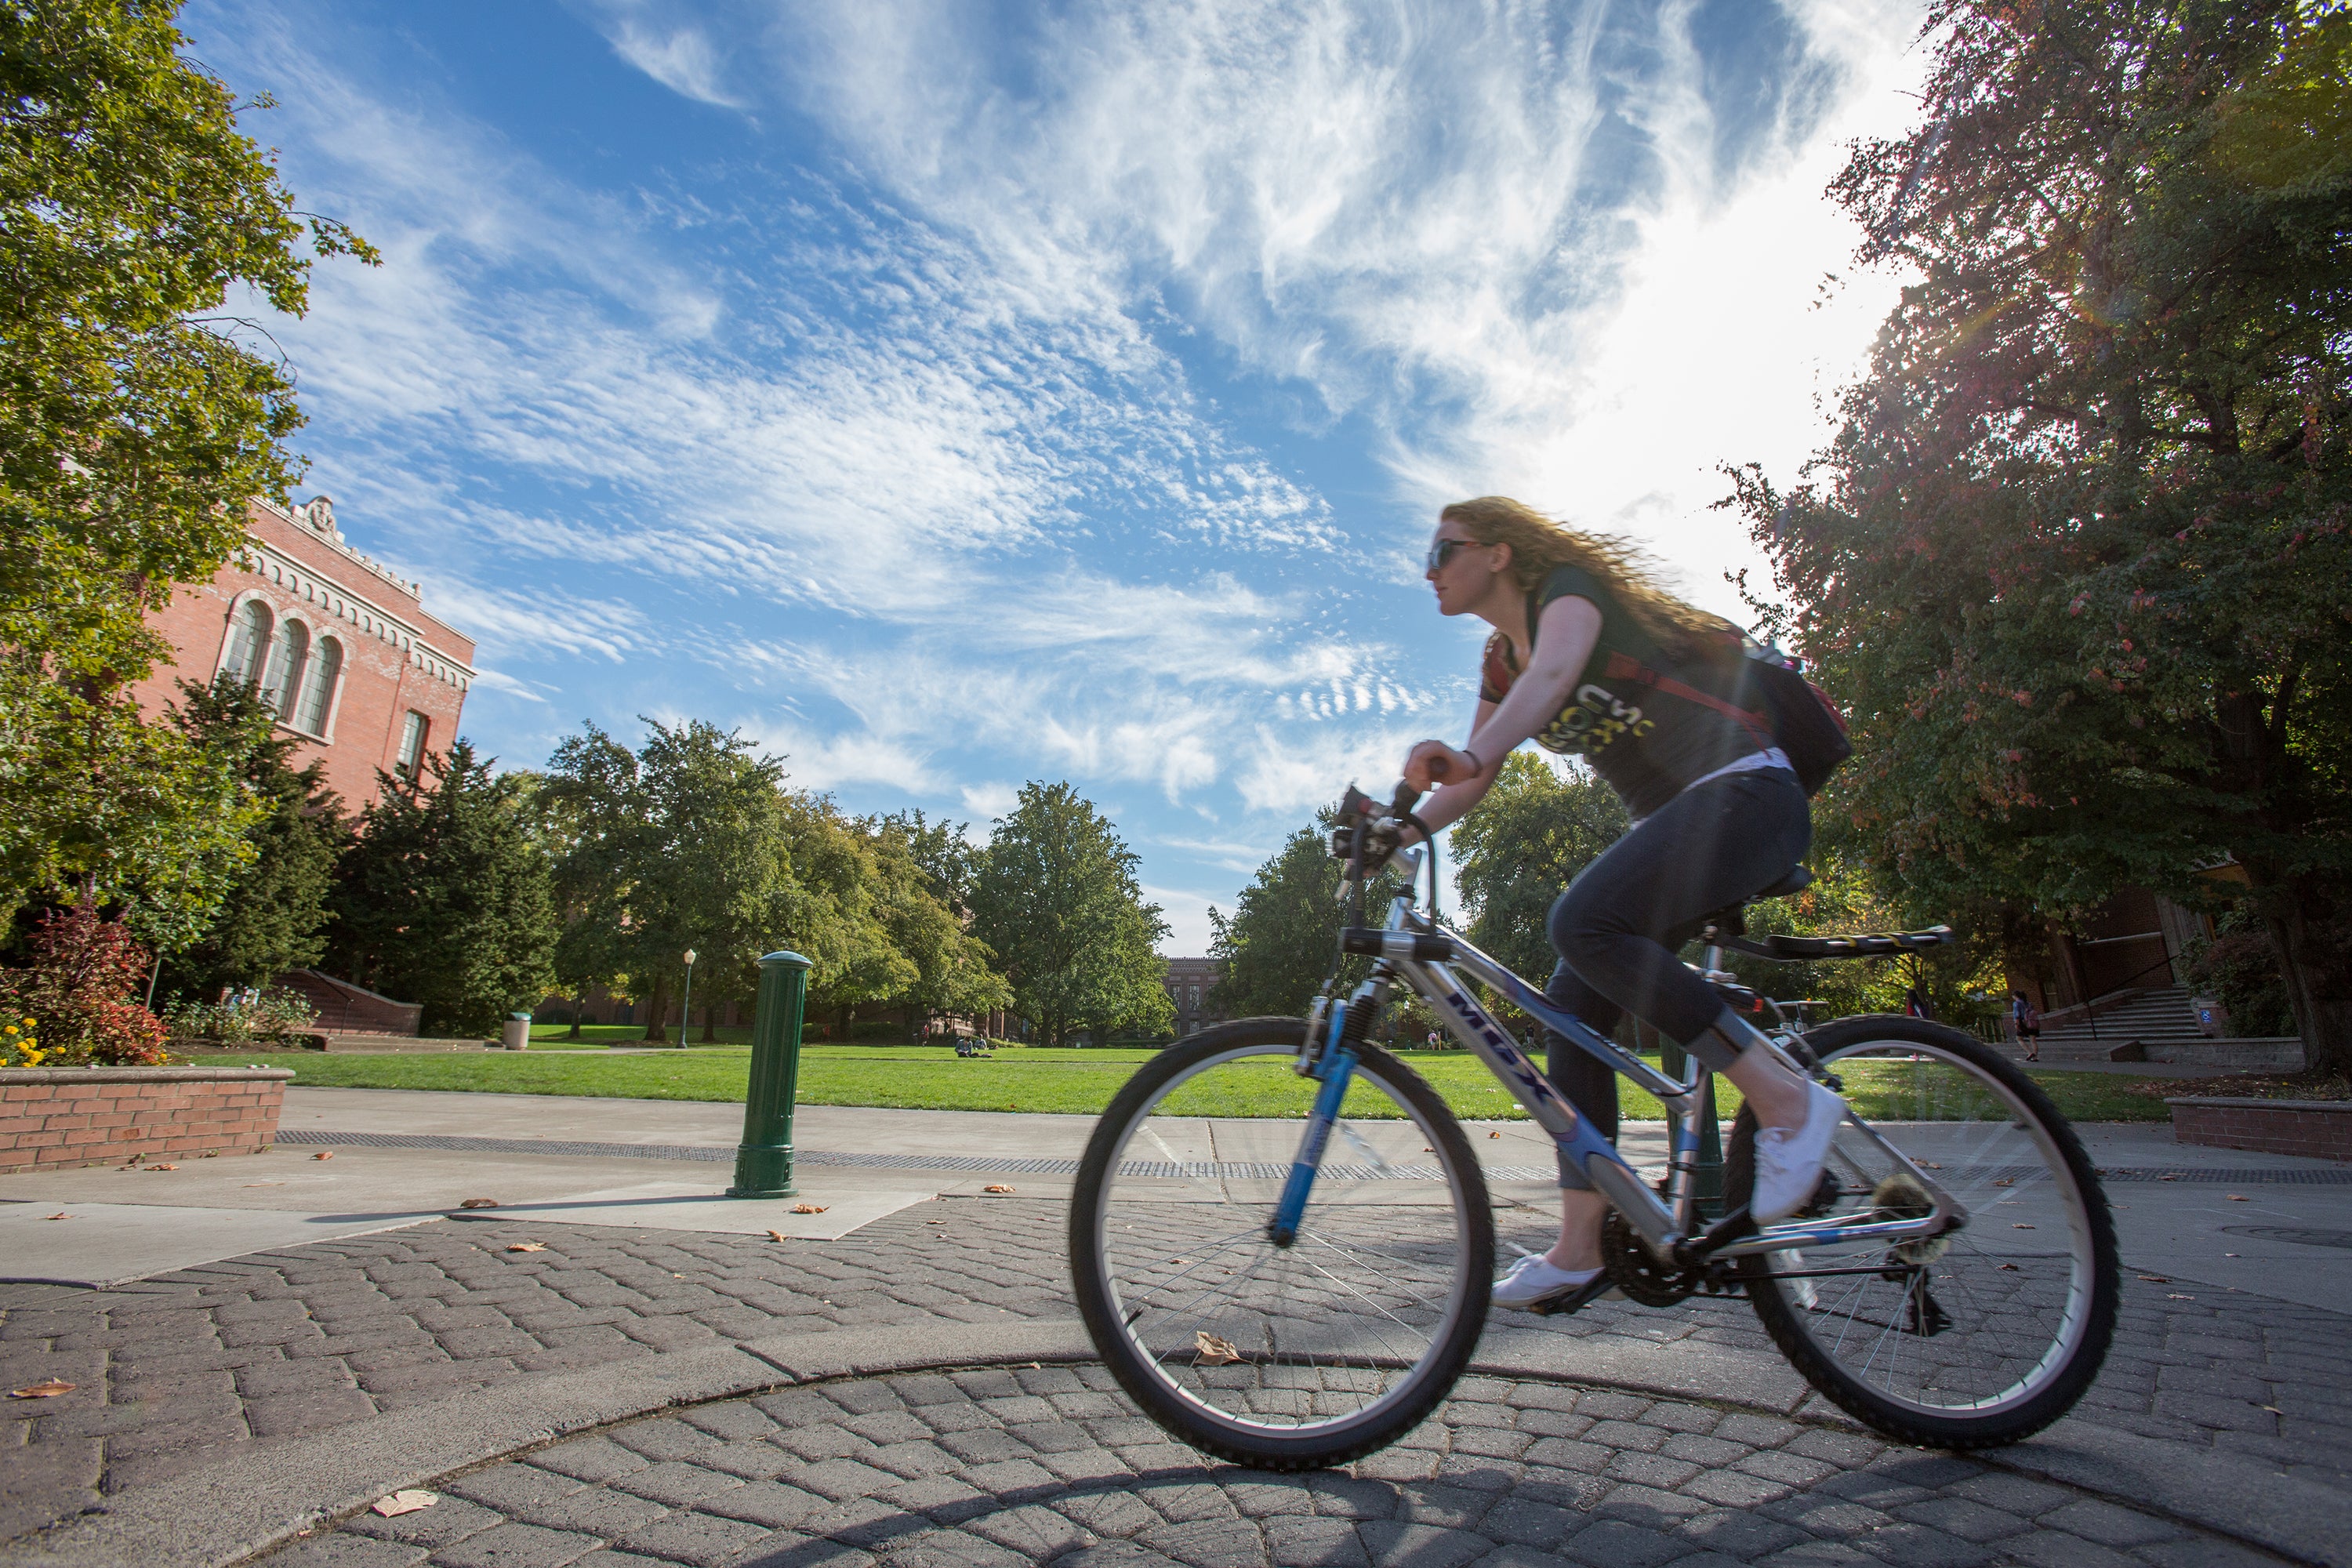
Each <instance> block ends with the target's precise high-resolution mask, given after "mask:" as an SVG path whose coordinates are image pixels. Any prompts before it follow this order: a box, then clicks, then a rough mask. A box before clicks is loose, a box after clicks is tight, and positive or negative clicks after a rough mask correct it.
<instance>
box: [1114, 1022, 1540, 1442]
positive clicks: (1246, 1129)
mask: <svg viewBox="0 0 2352 1568" xmlns="http://www.w3.org/2000/svg"><path fill="white" fill-rule="evenodd" d="M1305 1037H1306V1026H1304V1025H1303V1024H1302V1023H1300V1021H1299V1020H1297V1019H1296V1018H1245V1019H1243V1020H1241V1021H1239V1022H1236V1023H1232V1024H1226V1025H1223V1026H1220V1027H1217V1028H1213V1029H1210V1030H1206V1031H1204V1032H1202V1034H1199V1035H1196V1036H1194V1037H1192V1038H1191V1039H1188V1040H1185V1041H1184V1042H1183V1043H1181V1045H1175V1046H1171V1047H1168V1048H1167V1049H1166V1050H1164V1051H1161V1052H1160V1054H1159V1055H1158V1056H1157V1057H1155V1058H1152V1059H1151V1060H1150V1062H1147V1063H1146V1064H1145V1065H1144V1066H1143V1067H1142V1068H1140V1069H1139V1071H1138V1072H1137V1073H1136V1074H1135V1076H1134V1077H1133V1078H1131V1079H1128V1081H1127V1084H1126V1087H1125V1088H1123V1089H1120V1090H1119V1092H1118V1097H1117V1098H1116V1099H1114V1100H1112V1101H1111V1104H1110V1108H1109V1110H1106V1111H1105V1112H1104V1113H1103V1117H1102V1120H1101V1121H1099V1122H1097V1124H1096V1126H1095V1131H1094V1136H1093V1138H1092V1139H1090V1140H1089V1141H1088V1142H1087V1152H1086V1158H1085V1159H1084V1160H1083V1161H1082V1162H1081V1163H1080V1164H1079V1167H1078V1178H1077V1189H1076V1194H1074V1197H1073V1201H1072V1204H1071V1205H1070V1265H1071V1273H1072V1283H1073V1285H1074V1286H1075V1288H1076V1296H1077V1302H1078V1312H1079V1315H1080V1316H1081V1317H1083V1318H1084V1319H1085V1320H1086V1324H1087V1332H1088V1333H1089V1334H1090V1335H1092V1336H1093V1339H1094V1342H1095V1347H1096V1349H1097V1350H1098V1351H1100V1352H1101V1353H1102V1358H1103V1360H1104V1362H1105V1363H1108V1366H1109V1367H1110V1370H1111V1372H1112V1373H1113V1374H1114V1375H1115V1376H1117V1377H1118V1381H1119V1384H1120V1385H1121V1386H1122V1387H1124V1388H1125V1389H1126V1390H1127V1392H1128V1393H1129V1394H1131V1395H1132V1396H1133V1397H1134V1399H1135V1402H1136V1403H1137V1404H1138V1405H1141V1406H1142V1407H1143V1409H1144V1411H1145V1412H1146V1413H1147V1414H1148V1415H1150V1416H1151V1417H1152V1419H1154V1420H1155V1421H1157V1422H1159V1423H1160V1426H1163V1427H1165V1428H1167V1429H1168V1431H1170V1432H1171V1433H1172V1434H1174V1435H1175V1436H1177V1437H1179V1438H1181V1439H1182V1440H1183V1441H1184V1442H1186V1443H1189V1444H1191V1445H1192V1447H1195V1448H1199V1449H1201V1450H1202V1451H1203V1452H1205V1453H1209V1454H1213V1455H1216V1456H1217V1457H1219V1458H1225V1459H1231V1460H1233V1461H1234V1462H1235V1463H1238V1464H1245V1465H1255V1466H1258V1467H1260V1468H1268V1469H1305V1468H1310V1467H1313V1466H1318V1465H1335V1464H1340V1463H1343V1462H1345V1461H1346V1460H1349V1459H1352V1458H1357V1457H1358V1456H1359V1455H1362V1454H1366V1453H1370V1451H1371V1450H1373V1449H1375V1448H1378V1447H1382V1446H1384V1445H1386V1444H1388V1443H1391V1442H1393V1441H1394V1440H1395V1439H1396V1438H1398V1437H1400V1436H1403V1435H1404V1433H1406V1432H1407V1431H1409V1430H1410V1429H1411V1428H1412V1426H1415V1425H1416V1424H1418V1423H1419V1422H1420V1421H1421V1420H1422V1419H1423V1417H1425V1416H1426V1415H1428V1414H1429V1412H1430V1411H1431V1410H1432V1409H1433V1408H1434V1407H1435V1405H1437V1403H1438V1401H1439V1400H1441V1399H1443V1398H1444V1397H1445V1394H1446V1392H1447V1391H1448V1390H1449V1389H1451V1388H1452V1387H1453V1386H1454V1382H1455V1380H1456V1379H1458V1378H1459V1377H1460V1376H1461V1375H1462V1369H1463V1368H1464V1366H1465V1365H1466V1364H1467V1363H1468V1362H1469V1359H1470V1354H1471V1352H1473V1351H1474V1350H1475V1349H1476V1348H1477V1344H1478V1336H1479V1333H1480V1332H1481V1331H1482V1330H1483V1329H1484V1328H1485V1326H1486V1307H1487V1298H1488V1292H1489V1290H1490V1289H1492V1284H1493V1274H1494V1268H1495V1228H1494V1220H1493V1216H1492V1214H1491V1213H1490V1211H1489V1209H1488V1207H1487V1197H1486V1177H1485V1175H1484V1173H1482V1172H1481V1171H1480V1169H1479V1166H1478V1161H1477V1157H1476V1156H1475V1154H1474V1153H1473V1152H1472V1151H1471V1148H1470V1142H1469V1140H1468V1139H1466V1138H1465V1137H1464V1136H1463V1133H1462V1129H1461V1128H1460V1127H1459V1126H1458V1125H1457V1124H1456V1123H1455V1122H1454V1116H1453V1113H1452V1112H1451V1111H1449V1110H1447V1109H1446V1107H1445V1103H1444V1101H1443V1100H1440V1099H1439V1098H1438V1096H1437V1092H1436V1091H1435V1090H1434V1089H1431V1088H1430V1087H1429V1085H1428V1084H1427V1083H1426V1082H1425V1081H1423V1079H1422V1078H1421V1076H1420V1075H1419V1074H1418V1073H1416V1072H1414V1071H1413V1070H1412V1068H1408V1067H1406V1066H1405V1065H1404V1064H1403V1063H1402V1062H1401V1061H1399V1060H1397V1058H1394V1057H1392V1056H1391V1055H1389V1054H1388V1053H1387V1052H1386V1051H1383V1050H1381V1049H1380V1048H1379V1047H1375V1046H1370V1045H1365V1046H1361V1047H1357V1048H1358V1050H1359V1052H1360V1057H1359V1059H1358V1062H1357V1066H1356V1071H1355V1079H1354V1082H1353V1084H1352V1086H1351V1087H1350V1089H1349V1092H1348V1095H1347V1098H1346V1100H1344V1101H1343V1102H1342V1103H1341V1105H1340V1108H1339V1121H1338V1123H1337V1125H1336V1126H1335V1127H1334V1128H1333V1130H1332V1133H1331V1137H1330V1141H1329V1142H1328V1145H1327V1147H1326V1149H1325V1151H1324V1153H1323V1155H1322V1159H1321V1163H1320V1167H1319V1170H1320V1173H1319V1175H1318V1177H1317V1179H1316V1182H1315V1185H1314V1187H1313V1189H1312V1192H1311V1194H1310V1197H1309V1201H1308V1204H1307V1210H1306V1214H1305V1215H1304V1217H1303V1218H1302V1219H1301V1221H1300V1223H1299V1225H1298V1228H1297V1235H1296V1238H1295V1239H1293V1240H1290V1241H1289V1242H1287V1243H1286V1244H1277V1243H1276V1240H1275V1239H1274V1238H1273V1237H1272V1235H1271V1234H1270V1225H1269V1222H1270V1221H1271V1220H1272V1218H1273V1216H1274V1211H1275V1205H1276V1200H1277V1198H1279V1196H1280V1195H1281V1193H1282V1190H1283V1184H1284V1182H1285V1179H1286V1177H1288V1175H1289V1174H1290V1171H1291V1165H1292V1163H1293V1160H1294V1158H1295V1157H1296V1156H1297V1152H1298V1151H1299V1147H1300V1139H1301V1134H1302V1132H1303V1131H1304V1130H1305V1128H1306V1126H1307V1111H1308V1110H1309V1108H1310V1107H1311V1105H1312V1102H1313V1100H1314V1095H1315V1090H1316V1088H1317V1085H1316V1084H1315V1082H1314V1081H1313V1080H1310V1079H1302V1078H1299V1077H1298V1076H1297V1074H1295V1073H1294V1072H1293V1071H1292V1070H1291V1064H1292V1061H1293V1060H1294V1059H1295V1058H1296V1057H1297V1052H1298V1048H1299V1046H1300V1044H1301V1042H1302V1041H1303V1040H1304V1039H1305Z"/></svg>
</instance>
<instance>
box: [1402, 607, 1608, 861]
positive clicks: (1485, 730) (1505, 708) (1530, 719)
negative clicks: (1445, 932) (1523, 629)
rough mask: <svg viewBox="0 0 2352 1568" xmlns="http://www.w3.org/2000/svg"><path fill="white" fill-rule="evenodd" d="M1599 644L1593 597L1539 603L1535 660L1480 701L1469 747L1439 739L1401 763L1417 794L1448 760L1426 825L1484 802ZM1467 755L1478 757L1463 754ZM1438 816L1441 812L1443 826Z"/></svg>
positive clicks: (1427, 808) (1426, 806) (1427, 805)
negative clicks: (1499, 692)
mask: <svg viewBox="0 0 2352 1568" xmlns="http://www.w3.org/2000/svg"><path fill="white" fill-rule="evenodd" d="M1600 640H1601V609H1600V606H1599V605H1595V604H1594V603H1593V602H1592V601H1591V600H1590V599H1580V598H1576V597H1573V596H1570V597H1564V598H1559V599H1554V600H1553V601H1552V602H1551V603H1550V604H1549V605H1545V606H1544V608H1543V616H1542V617H1541V619H1540V620H1539V621H1538V623H1537V635H1536V655H1535V658H1534V659H1533V661H1531V662H1530V663H1529V665H1528V668H1527V671H1526V673H1524V674H1522V675H1521V676H1520V677H1519V678H1518V679H1517V680H1515V681H1513V682H1512V683H1511V689H1510V690H1509V692H1507V694H1506V695H1505V696H1504V698H1503V700H1501V701H1500V702H1493V703H1490V702H1485V701H1481V702H1480V703H1479V704H1478V711H1477V716H1476V718H1475V720H1474V721H1472V724H1471V728H1470V741H1469V744H1468V745H1467V746H1466V747H1464V748H1462V749H1461V750H1456V749H1455V748H1454V747H1452V746H1449V745H1447V744H1446V743H1445V742H1443V741H1423V742H1421V744H1419V745H1417V746H1415V747H1414V748H1413V749H1412V755H1411V756H1409V757H1407V758H1406V759H1405V764H1404V776H1405V780H1406V782H1407V783H1409V784H1412V785H1413V786H1414V787H1415V788H1416V789H1427V788H1429V786H1430V785H1431V784H1432V783H1433V782H1434V781H1433V779H1432V777H1431V771H1430V763H1431V762H1432V761H1433V760H1435V759H1437V758H1444V762H1445V784H1444V786H1443V787H1442V788H1440V789H1439V790H1438V791H1437V793H1436V794H1435V795H1431V796H1430V797H1429V799H1428V800H1427V801H1426V802H1424V803H1423V805H1422V808H1421V811H1420V813H1419V815H1420V816H1421V818H1422V820H1423V821H1424V822H1426V823H1428V824H1429V825H1430V826H1431V827H1433V828H1437V827H1443V826H1445V824H1446V823H1449V822H1454V821H1455V820H1457V819H1459V818H1460V817H1461V816H1462V814H1463V813H1464V812H1466V811H1468V810H1469V809H1470V808H1471V807H1472V806H1473V805H1476V804H1477V803H1478V802H1479V801H1480V800H1482V799H1484V798H1485V796H1486V791H1487V790H1488V789H1489V788H1490V787H1492V785H1493V784H1494V782H1495V774H1496V771H1497V770H1499V769H1500V768H1501V767H1502V765H1503V759H1504V758H1505V757H1507V756H1508V755H1510V753H1511V752H1513V751H1514V750H1515V749H1516V748H1517V746H1518V744H1519V742H1522V741H1524V740H1526V739H1528V737H1529V736H1531V735H1533V734H1535V733H1536V732H1537V731H1539V730H1541V729H1542V728H1543V727H1544V726H1545V725H1546V724H1548V723H1549V722H1551V720H1552V716H1553V715H1554V714H1556V713H1558V712H1559V710H1560V707H1561V705H1562V704H1563V703H1564V702H1565V701H1566V700H1567V697H1568V689H1569V688H1570V686H1571V685H1573V684H1574V683H1575V681H1576V679H1577V677H1579V676H1580V675H1582V674H1583V673H1584V667H1585V665H1586V664H1587V663H1588V662H1589V661H1590V660H1591V658H1592V648H1593V645H1594V644H1595V643H1597V642H1599V641H1600ZM1471 752H1475V760H1474V758H1473V757H1472V756H1470V755H1468V754H1465V753H1471ZM1474 769H1475V772H1474ZM1440 811H1444V812H1445V813H1446V815H1445V816H1444V820H1443V821H1441V820H1439V817H1438V813H1439V812H1440Z"/></svg>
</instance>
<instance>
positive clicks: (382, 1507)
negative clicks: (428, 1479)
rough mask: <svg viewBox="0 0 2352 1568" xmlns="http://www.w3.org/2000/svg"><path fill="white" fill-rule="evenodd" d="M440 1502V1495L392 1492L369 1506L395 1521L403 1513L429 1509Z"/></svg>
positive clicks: (417, 1492) (426, 1492)
mask: <svg viewBox="0 0 2352 1568" xmlns="http://www.w3.org/2000/svg"><path fill="white" fill-rule="evenodd" d="M440 1500H441V1498H440V1495H439V1494H438V1493H436V1492H428V1491H404V1492H394V1493H393V1494H392V1495H391V1496H390V1497H383V1498H378V1499H376V1500H375V1501H374V1502H373V1503H372V1504H370V1505H369V1506H370V1507H371V1508H372V1509H373V1510H374V1511H375V1512H377V1513H380V1514H382V1515H383V1517H384V1518H386V1519H395V1518H398V1517H399V1516H400V1515H402V1514H404V1513H415V1512H416V1511H417V1510H419V1509H427V1508H431V1507H432V1506H433V1505H434V1504H435V1503H436V1502H439V1501H440Z"/></svg>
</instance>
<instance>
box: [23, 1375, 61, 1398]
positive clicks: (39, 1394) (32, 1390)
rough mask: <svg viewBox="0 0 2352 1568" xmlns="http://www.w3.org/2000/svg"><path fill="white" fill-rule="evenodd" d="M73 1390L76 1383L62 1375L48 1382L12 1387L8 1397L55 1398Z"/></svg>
mask: <svg viewBox="0 0 2352 1568" xmlns="http://www.w3.org/2000/svg"><path fill="white" fill-rule="evenodd" d="M73 1391H74V1385H73V1384H70V1383H68V1382H67V1381H66V1380H65V1379H63V1378H61V1377H53V1378H50V1379H48V1380H47V1382H43V1383H32V1384H26V1385H25V1386H24V1387H22V1388H16V1389H11V1390H10V1391H9V1393H8V1397H9V1398H11V1399H55V1398H56V1397H57V1396H58V1394H71V1393H72V1392H73Z"/></svg>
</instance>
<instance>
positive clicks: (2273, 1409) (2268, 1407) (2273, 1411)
mask: <svg viewBox="0 0 2352 1568" xmlns="http://www.w3.org/2000/svg"><path fill="white" fill-rule="evenodd" d="M2263 1409H2264V1410H2267V1411H2269V1412H2270V1413H2271V1414H2272V1415H2285V1414H2286V1412H2285V1411H2284V1410H2281V1409H2280V1408H2279V1407H2278V1406H2277V1405H2263Z"/></svg>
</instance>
